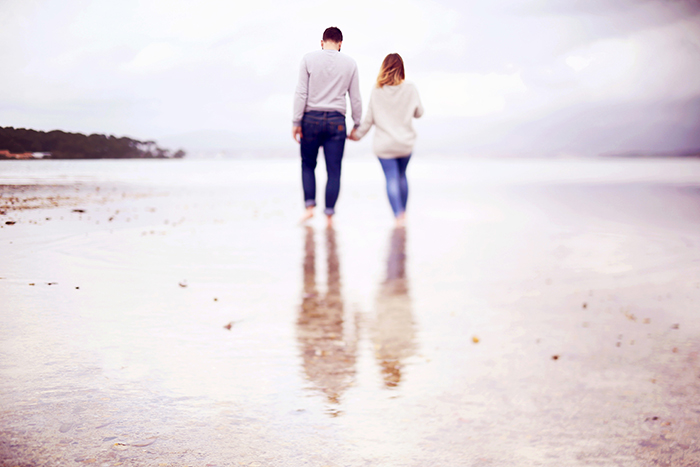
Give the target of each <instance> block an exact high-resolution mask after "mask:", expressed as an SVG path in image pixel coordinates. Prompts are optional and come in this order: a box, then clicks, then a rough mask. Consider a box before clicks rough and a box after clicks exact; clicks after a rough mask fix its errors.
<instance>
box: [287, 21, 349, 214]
mask: <svg viewBox="0 0 700 467" xmlns="http://www.w3.org/2000/svg"><path fill="white" fill-rule="evenodd" d="M342 44H343V33H342V32H340V29H338V28H336V27H331V28H328V29H326V30H325V31H324V32H323V40H321V50H319V51H316V52H311V53H308V54H306V55H305V56H304V58H303V60H302V61H301V67H300V69H299V83H298V84H297V88H296V92H295V94H294V118H293V129H292V137H293V138H294V140H295V141H297V142H298V143H300V146H301V180H302V185H303V187H304V202H305V204H306V212H305V213H304V216H303V218H302V221H306V220H308V219H310V218H311V217H313V215H314V207H316V175H315V170H316V160H317V158H318V149H319V147H321V146H323V156H324V157H325V159H326V171H327V172H328V182H327V183H326V209H325V210H324V213H325V214H326V216H327V221H328V227H331V226H332V219H333V214H335V203H336V201H337V200H338V193H339V192H340V166H341V162H342V160H343V150H344V149H345V138H346V136H347V131H346V126H345V105H346V104H345V94H346V93H347V94H348V95H349V96H350V107H351V108H352V119H353V122H354V127H353V130H352V133H351V136H352V135H354V132H355V129H356V128H357V127H358V126H360V120H361V118H362V99H361V97H360V82H359V77H358V73H357V64H356V63H355V60H353V59H352V58H350V57H348V56H346V55H344V54H341V53H340V48H341V46H342Z"/></svg>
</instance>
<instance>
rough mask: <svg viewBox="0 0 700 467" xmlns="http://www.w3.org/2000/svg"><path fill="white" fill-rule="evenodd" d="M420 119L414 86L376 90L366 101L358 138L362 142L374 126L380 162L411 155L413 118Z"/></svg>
mask: <svg viewBox="0 0 700 467" xmlns="http://www.w3.org/2000/svg"><path fill="white" fill-rule="evenodd" d="M421 115H423V106H422V105H421V102H420V97H419V96H418V90H417V89H416V87H415V85H413V83H407V82H406V81H404V82H402V83H401V84H399V85H396V86H382V87H381V88H377V87H375V88H374V89H373V90H372V94H371V96H370V98H369V108H368V109H367V113H366V114H365V118H364V120H363V121H362V124H361V125H360V127H359V128H358V129H357V133H356V135H357V137H358V138H362V137H363V136H364V135H366V134H367V132H368V131H369V129H370V128H371V127H372V125H374V126H375V127H376V130H375V131H374V153H375V154H376V155H377V156H379V157H381V158H383V159H393V158H396V157H404V156H408V155H409V154H411V153H412V152H413V144H414V143H415V142H416V132H415V130H414V129H413V124H412V121H413V118H414V117H415V118H419V117H420V116H421Z"/></svg>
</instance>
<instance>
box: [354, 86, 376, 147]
mask: <svg viewBox="0 0 700 467" xmlns="http://www.w3.org/2000/svg"><path fill="white" fill-rule="evenodd" d="M373 97H374V90H372V94H370V96H369V105H368V106H367V113H366V114H365V118H364V119H363V120H362V123H361V124H360V126H359V127H358V128H357V131H356V132H355V135H356V136H357V137H358V138H362V137H363V136H365V135H366V134H367V132H368V131H369V129H370V128H372V125H374V115H373V114H372V100H373V99H372V98H373Z"/></svg>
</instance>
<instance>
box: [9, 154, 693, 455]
mask: <svg viewBox="0 0 700 467" xmlns="http://www.w3.org/2000/svg"><path fill="white" fill-rule="evenodd" d="M321 171H322V167H319V172H321ZM298 172H299V169H298V167H297V162H296V161H293V160H265V161H254V160H239V161H235V160H234V161H187V160H183V161H28V162H14V161H10V162H4V161H3V163H2V164H0V185H25V186H26V190H25V191H20V190H19V189H18V188H17V187H14V188H12V189H7V188H6V189H3V198H5V199H6V198H7V197H8V196H10V194H12V193H14V195H12V196H17V197H18V198H22V199H27V198H32V197H34V198H39V199H40V200H39V201H32V203H35V205H37V204H36V203H38V205H39V206H41V208H40V209H31V210H18V209H8V210H7V212H6V214H5V215H4V216H2V217H0V220H2V221H3V222H2V224H4V225H2V229H0V257H2V258H3V261H2V266H0V277H1V278H2V279H0V296H1V297H2V303H0V312H1V313H2V316H3V319H2V323H1V324H0V356H1V357H0V394H2V397H1V398H0V410H1V411H2V417H1V418H0V438H1V441H0V443H1V444H0V460H2V462H3V464H2V465H63V464H75V463H76V462H79V463H98V464H104V465H117V464H121V465H158V464H164V465H238V464H241V465H290V466H292V465H293V466H297V465H314V466H315V465H318V466H323V465H352V466H354V465H421V466H423V465H454V464H458V465H552V466H554V465H557V466H560V465H590V464H591V463H595V464H596V465H647V464H649V465H652V463H654V462H655V463H656V464H661V465H665V464H664V463H666V464H667V465H685V464H683V463H682V462H686V461H687V462H690V461H695V460H697V456H698V454H697V452H696V450H697V449H698V446H697V445H696V444H695V443H696V442H695V439H697V435H698V430H697V425H695V424H693V423H694V422H693V421H692V417H690V418H688V415H687V414H688V413H693V412H692V411H693V410H696V409H697V410H700V398H698V394H699V393H700V391H698V383H697V377H696V375H695V373H696V371H697V370H696V369H695V365H694V363H693V362H694V361H695V359H696V358H697V355H698V351H700V348H699V347H698V344H697V342H698V340H697V338H698V336H700V322H698V320H697V319H696V318H695V316H696V310H697V306H698V299H700V268H699V267H698V265H699V264H700V249H699V246H700V229H699V228H698V226H699V225H700V210H698V202H699V201H700V197H699V195H700V191H699V190H700V182H699V180H700V162H699V161H693V160H670V161H659V160H612V159H611V160H584V161H580V160H524V161H505V160H499V161H475V160H456V159H432V160H421V159H420V158H417V157H416V158H415V160H413V161H412V162H411V166H410V167H409V177H410V181H411V198H410V207H409V214H410V219H409V224H408V226H407V228H406V229H405V230H401V231H396V230H394V229H392V226H391V224H392V221H391V218H390V208H389V205H388V202H387V201H386V199H385V194H384V192H383V186H382V174H381V170H380V168H379V164H378V163H377V162H376V161H374V160H363V159H349V160H347V161H346V162H345V166H344V174H343V186H342V189H341V199H340V201H339V204H338V206H337V211H338V215H337V216H336V227H335V229H334V230H331V231H328V230H326V229H324V228H323V227H322V219H320V218H319V219H314V221H312V222H311V223H310V225H309V226H307V227H301V226H298V225H297V224H296V220H297V218H298V216H299V215H300V214H301V209H302V207H301V205H302V203H301V201H300V200H301V187H300V183H299V173H298ZM319 186H323V183H322V182H321V183H320V185H319ZM57 193H58V194H61V196H63V198H61V200H60V201H59V202H57V203H55V204H57V205H58V206H57V207H53V208H49V207H48V205H47V204H42V202H43V201H41V200H45V199H46V197H48V196H52V194H53V195H55V194H57ZM20 204H21V203H20ZM75 209H81V210H83V211H84V212H74V210H75ZM47 218H48V220H47ZM8 220H9V221H15V222H16V223H15V224H12V225H7V224H5V221H8ZM30 284H33V285H30ZM555 357H556V358H555ZM654 417H657V418H656V419H654ZM664 423H668V424H666V425H665V424H664ZM674 456H675V457H674ZM693 456H695V457H693ZM679 459H680V461H679ZM687 465H693V464H691V463H687Z"/></svg>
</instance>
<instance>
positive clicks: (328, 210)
mask: <svg viewBox="0 0 700 467" xmlns="http://www.w3.org/2000/svg"><path fill="white" fill-rule="evenodd" d="M323 213H324V214H325V215H327V216H332V215H333V214H335V209H333V208H326V209H324V210H323Z"/></svg>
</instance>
